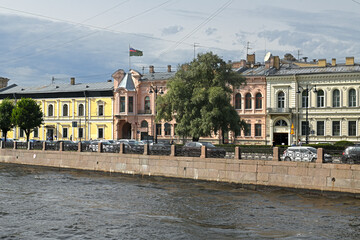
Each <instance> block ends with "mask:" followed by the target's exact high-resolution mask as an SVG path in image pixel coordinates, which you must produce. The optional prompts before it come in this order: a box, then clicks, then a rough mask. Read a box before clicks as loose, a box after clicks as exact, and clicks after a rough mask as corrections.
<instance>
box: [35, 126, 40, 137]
mask: <svg viewBox="0 0 360 240" xmlns="http://www.w3.org/2000/svg"><path fill="white" fill-rule="evenodd" d="M37 137H39V129H38V128H34V138H37Z"/></svg>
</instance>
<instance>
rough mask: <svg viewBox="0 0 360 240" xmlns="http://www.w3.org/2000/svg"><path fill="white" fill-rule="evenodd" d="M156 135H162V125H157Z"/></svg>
mask: <svg viewBox="0 0 360 240" xmlns="http://www.w3.org/2000/svg"><path fill="white" fill-rule="evenodd" d="M156 135H161V124H159V123H157V124H156Z"/></svg>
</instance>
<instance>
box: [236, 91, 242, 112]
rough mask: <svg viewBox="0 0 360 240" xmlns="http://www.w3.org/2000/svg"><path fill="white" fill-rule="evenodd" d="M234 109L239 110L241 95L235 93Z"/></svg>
mask: <svg viewBox="0 0 360 240" xmlns="http://www.w3.org/2000/svg"><path fill="white" fill-rule="evenodd" d="M235 109H241V94H240V93H237V94H236V95H235Z"/></svg>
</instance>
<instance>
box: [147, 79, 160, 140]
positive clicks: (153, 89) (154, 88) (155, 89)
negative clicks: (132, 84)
mask: <svg viewBox="0 0 360 240" xmlns="http://www.w3.org/2000/svg"><path fill="white" fill-rule="evenodd" d="M149 93H154V94H155V111H154V113H155V119H156V99H157V94H158V93H159V94H163V93H164V91H163V89H162V87H159V88H158V87H157V86H153V85H150V90H149ZM155 119H154V123H155V143H157V131H156V130H157V129H156V128H157V126H156V120H155Z"/></svg>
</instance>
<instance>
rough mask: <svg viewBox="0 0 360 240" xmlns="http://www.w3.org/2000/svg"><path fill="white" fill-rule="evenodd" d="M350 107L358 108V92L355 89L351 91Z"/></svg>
mask: <svg viewBox="0 0 360 240" xmlns="http://www.w3.org/2000/svg"><path fill="white" fill-rule="evenodd" d="M349 107H356V91H355V89H353V88H352V89H350V90H349Z"/></svg>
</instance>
